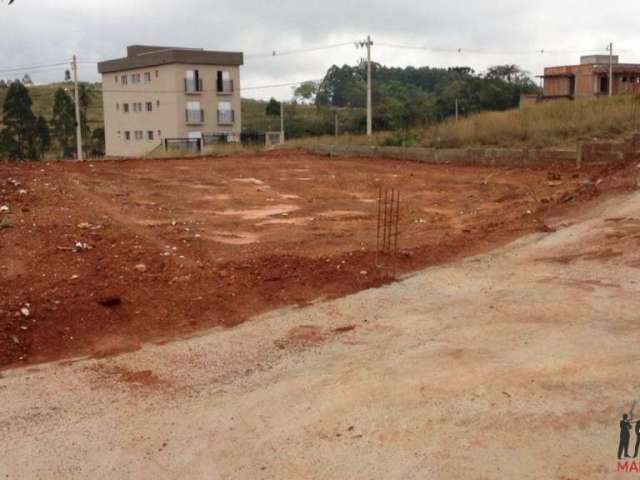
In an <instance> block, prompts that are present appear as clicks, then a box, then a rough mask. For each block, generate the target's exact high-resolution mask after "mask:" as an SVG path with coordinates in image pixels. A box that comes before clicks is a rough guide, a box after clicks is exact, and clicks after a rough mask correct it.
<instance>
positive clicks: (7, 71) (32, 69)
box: [0, 62, 69, 73]
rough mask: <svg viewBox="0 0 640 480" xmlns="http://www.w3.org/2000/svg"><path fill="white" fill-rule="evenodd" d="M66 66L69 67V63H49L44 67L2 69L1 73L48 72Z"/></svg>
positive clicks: (43, 65) (30, 66) (29, 66)
mask: <svg viewBox="0 0 640 480" xmlns="http://www.w3.org/2000/svg"><path fill="white" fill-rule="evenodd" d="M64 65H69V62H60V63H49V64H42V65H26V66H23V67H9V68H2V69H0V73H21V72H25V71H29V72H34V71H37V70H47V69H50V68H57V67H61V66H64Z"/></svg>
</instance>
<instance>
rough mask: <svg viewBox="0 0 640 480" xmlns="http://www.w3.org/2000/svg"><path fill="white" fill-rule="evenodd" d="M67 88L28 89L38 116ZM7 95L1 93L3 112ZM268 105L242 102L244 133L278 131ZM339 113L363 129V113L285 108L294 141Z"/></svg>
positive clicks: (351, 126)
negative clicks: (59, 92) (361, 124)
mask: <svg viewBox="0 0 640 480" xmlns="http://www.w3.org/2000/svg"><path fill="white" fill-rule="evenodd" d="M60 87H62V88H64V89H66V90H67V92H68V93H69V95H73V85H72V84H71V83H56V84H50V85H39V86H32V87H29V93H30V94H31V99H32V100H33V107H32V108H33V111H34V113H35V114H36V115H43V116H44V117H45V118H47V119H50V118H51V115H52V110H53V97H54V94H55V91H56V90H57V89H58V88H60ZM101 88H102V86H101V84H99V83H96V84H91V88H90V91H91V95H92V99H93V100H92V103H91V106H90V108H89V123H90V127H91V128H92V129H94V128H97V127H101V126H102V125H103V122H104V120H103V112H102V93H101ZM6 93H7V90H6V89H2V90H0V111H1V110H2V104H3V103H4V98H5V95H6ZM266 107H267V102H265V101H259V100H251V99H243V100H242V124H243V125H242V127H243V131H245V132H265V131H279V130H280V117H279V116H268V115H266ZM334 112H337V113H338V115H339V120H340V124H341V128H342V129H343V130H345V131H355V130H358V128H360V123H362V120H363V119H364V112H363V111H362V110H361V109H328V108H324V109H318V108H316V107H315V106H313V105H291V104H286V106H285V130H286V132H287V135H288V136H289V137H290V138H292V137H300V136H308V135H322V134H326V133H332V132H333V131H334V115H335V113H334Z"/></svg>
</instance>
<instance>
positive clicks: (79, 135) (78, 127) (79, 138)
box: [71, 55, 84, 162]
mask: <svg viewBox="0 0 640 480" xmlns="http://www.w3.org/2000/svg"><path fill="white" fill-rule="evenodd" d="M71 69H72V70H73V85H74V92H73V96H74V99H75V104H76V147H77V151H78V153H77V157H76V158H77V159H78V161H79V162H82V161H83V160H84V159H83V158H82V124H81V122H80V101H79V97H80V95H79V92H78V62H77V61H76V56H75V55H74V56H73V60H72V61H71Z"/></svg>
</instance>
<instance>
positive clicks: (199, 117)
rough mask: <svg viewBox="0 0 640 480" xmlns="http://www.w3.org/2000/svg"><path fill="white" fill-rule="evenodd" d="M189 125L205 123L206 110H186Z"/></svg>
mask: <svg viewBox="0 0 640 480" xmlns="http://www.w3.org/2000/svg"><path fill="white" fill-rule="evenodd" d="M185 119H186V121H187V125H202V124H203V123H204V110H189V109H187V110H185Z"/></svg>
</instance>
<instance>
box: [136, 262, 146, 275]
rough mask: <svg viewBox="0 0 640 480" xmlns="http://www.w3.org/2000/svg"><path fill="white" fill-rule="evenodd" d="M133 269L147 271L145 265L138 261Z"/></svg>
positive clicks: (141, 271)
mask: <svg viewBox="0 0 640 480" xmlns="http://www.w3.org/2000/svg"><path fill="white" fill-rule="evenodd" d="M135 269H136V270H137V271H138V272H140V273H144V272H146V271H147V266H146V265H145V264H144V263H139V264H138V265H136V266H135Z"/></svg>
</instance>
